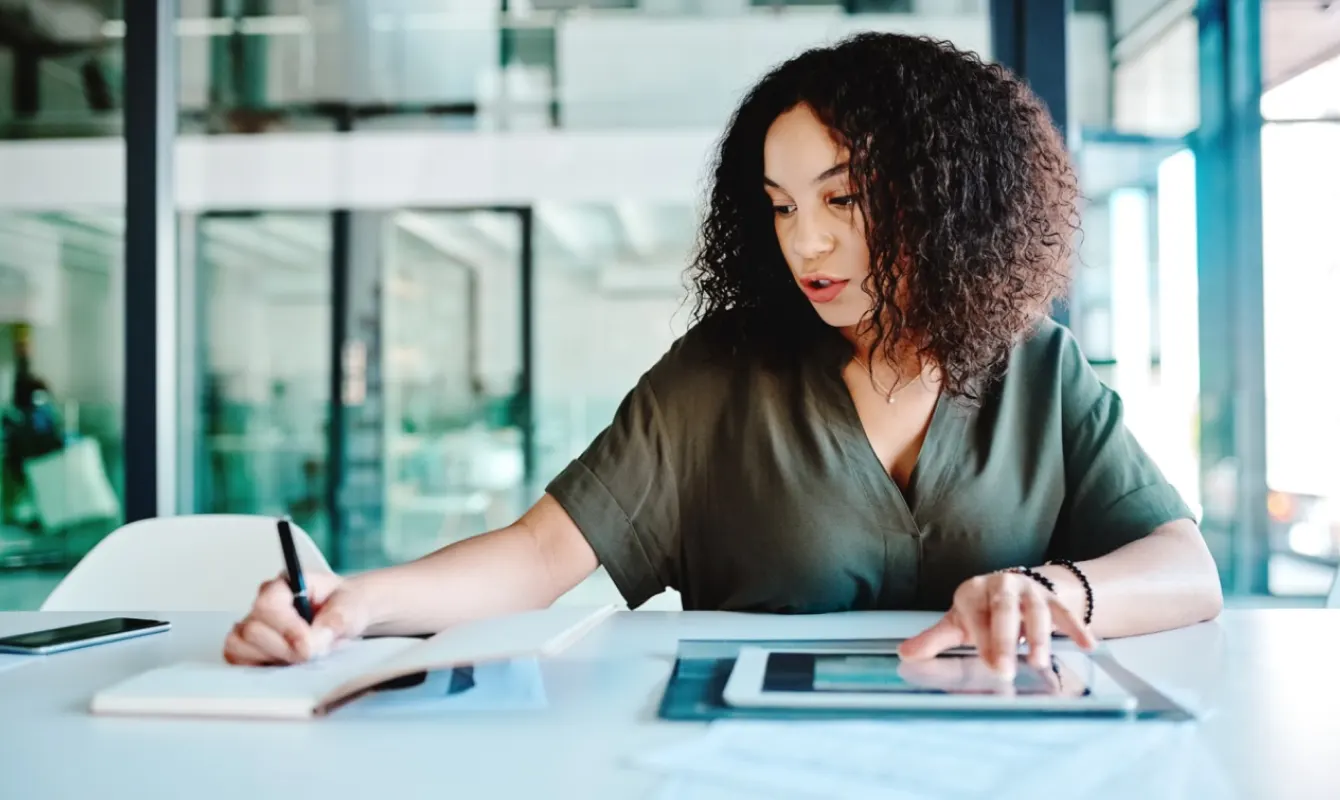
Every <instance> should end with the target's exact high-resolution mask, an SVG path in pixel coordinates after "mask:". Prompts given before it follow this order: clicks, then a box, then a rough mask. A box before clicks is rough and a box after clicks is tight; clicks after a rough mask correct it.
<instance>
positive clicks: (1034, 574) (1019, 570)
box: [1002, 567, 1056, 594]
mask: <svg viewBox="0 0 1340 800" xmlns="http://www.w3.org/2000/svg"><path fill="white" fill-rule="evenodd" d="M1002 572H1013V573H1016V574H1019V575H1026V576H1028V577H1030V578H1032V579H1033V580H1035V581H1037V582H1038V583H1040V584H1042V585H1043V586H1045V587H1046V588H1047V591H1049V592H1051V593H1052V594H1056V584H1054V583H1052V581H1051V579H1050V578H1048V577H1047V576H1046V575H1043V574H1042V573H1041V572H1038V571H1037V570H1035V569H1030V568H1029V567H1010V568H1008V569H1005V570H1002Z"/></svg>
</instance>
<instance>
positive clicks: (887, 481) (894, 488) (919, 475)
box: [820, 330, 955, 531]
mask: <svg viewBox="0 0 1340 800" xmlns="http://www.w3.org/2000/svg"><path fill="white" fill-rule="evenodd" d="M831 332H832V336H831V337H829V336H825V337H822V338H823V340H824V341H823V342H822V343H821V347H820V349H821V353H822V358H823V364H822V367H823V369H822V373H823V375H824V376H825V378H826V379H827V382H828V384H829V388H830V389H831V391H832V392H833V395H834V401H835V405H836V406H837V410H838V412H839V413H838V414H837V415H836V416H837V417H838V419H836V420H835V422H837V423H839V424H840V426H841V427H842V428H843V432H844V434H845V435H844V436H842V440H843V444H844V449H845V450H846V452H847V455H848V458H850V459H851V463H852V464H853V465H855V466H857V467H858V472H859V473H860V475H861V477H862V480H863V482H864V483H865V484H866V488H867V490H868V491H869V492H870V493H871V496H872V499H876V498H883V499H887V501H888V502H889V503H890V504H891V505H892V506H893V507H894V509H895V510H896V513H898V514H899V515H900V516H903V518H904V519H903V521H904V523H905V524H906V525H908V526H909V528H910V529H911V530H912V531H918V530H919V528H918V525H917V521H916V516H917V511H918V510H919V509H920V508H922V507H924V506H925V504H926V502H927V499H928V498H929V497H930V496H931V493H932V491H933V490H934V489H935V487H936V483H937V482H938V477H939V473H940V472H942V471H943V469H942V465H940V464H939V463H938V462H939V460H940V459H939V455H940V452H939V449H940V443H941V441H942V440H943V439H944V428H945V426H946V425H948V424H949V419H948V418H949V417H950V416H952V415H953V413H954V411H955V409H954V407H953V401H952V399H951V398H950V397H949V396H948V395H946V394H945V392H944V391H943V390H941V391H940V393H939V395H938V396H937V397H936V398H935V408H934V409H933V410H932V412H931V421H930V424H929V425H928V426H927V428H926V436H925V438H924V439H923V440H922V442H921V449H920V450H919V451H918V453H917V462H916V464H914V465H913V467H912V472H911V473H910V474H909V475H908V478H907V488H906V489H903V488H901V487H899V486H898V482H897V481H896V480H894V478H893V476H892V475H890V474H889V471H888V470H886V469H885V468H884V464H883V462H881V461H880V460H879V455H878V454H877V453H876V452H875V448H874V445H872V444H871V442H870V436H869V434H867V433H866V430H865V425H864V424H862V422H861V414H860V412H859V411H858V410H857V408H856V401H855V400H854V399H853V398H852V395H851V389H850V388H849V387H848V386H847V383H846V381H844V380H843V379H842V371H843V369H844V368H845V367H846V365H847V363H848V362H850V361H851V358H852V352H851V344H850V343H849V342H848V341H847V340H846V338H845V337H843V336H842V335H841V333H840V332H838V331H836V330H832V331H831Z"/></svg>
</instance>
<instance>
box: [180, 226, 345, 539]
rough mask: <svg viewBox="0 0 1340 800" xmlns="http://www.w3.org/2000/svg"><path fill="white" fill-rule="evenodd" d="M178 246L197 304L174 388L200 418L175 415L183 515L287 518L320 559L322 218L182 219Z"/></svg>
mask: <svg viewBox="0 0 1340 800" xmlns="http://www.w3.org/2000/svg"><path fill="white" fill-rule="evenodd" d="M181 241H182V242H183V246H184V250H185V252H184V253H183V259H182V261H183V264H184V265H185V266H186V267H187V268H185V269H183V272H182V274H183V281H184V283H185V282H189V283H193V284H194V285H193V286H192V287H191V289H192V291H190V293H189V295H188V296H190V297H193V298H194V300H195V307H194V309H193V311H194V313H189V312H188V313H184V314H183V315H182V318H183V321H184V323H185V324H184V326H183V327H184V328H186V329H187V330H184V331H183V336H182V341H183V345H184V346H187V347H188V348H189V351H193V352H187V353H186V354H185V356H186V357H185V358H184V359H183V364H184V365H185V368H184V369H183V379H184V383H186V384H188V387H189V388H188V391H191V392H192V393H193V394H194V396H193V397H191V398H190V399H189V401H188V402H190V403H191V404H192V405H193V406H194V407H195V408H196V409H197V413H196V414H193V415H192V414H185V415H183V425H184V429H183V436H184V438H185V442H184V445H185V449H186V455H187V458H184V459H183V463H184V464H186V465H187V470H188V471H190V472H191V473H193V479H190V480H185V481H183V483H184V484H186V485H185V486H184V487H183V488H184V490H185V491H186V492H188V493H189V495H190V496H189V497H188V498H187V499H186V501H185V502H184V503H183V507H185V508H193V509H195V510H196V511H197V512H200V513H235V514H265V515H281V514H287V515H290V516H292V517H293V519H294V521H295V522H296V523H297V524H298V525H299V526H300V527H302V528H303V529H304V530H306V531H307V532H308V533H309V534H311V535H312V537H313V538H314V539H315V540H316V542H317V543H318V545H319V546H321V547H322V548H323V549H325V548H326V547H327V546H328V544H329V542H328V539H329V527H330V526H329V522H328V515H327V503H326V497H327V490H326V486H327V483H326V482H327V481H328V480H329V475H330V464H329V447H328V436H329V429H328V425H329V419H330V406H331V403H330V371H331V343H330V342H331V340H330V331H331V299H332V298H331V296H332V287H331V269H330V266H331V253H332V247H333V243H332V233H331V215H330V214H329V213H287V212H285V213H279V212H211V213H209V214H205V215H202V216H199V217H190V216H186V217H184V218H183V222H182V237H181ZM183 289H184V293H185V289H186V287H185V286H184V287H183ZM184 407H190V406H184Z"/></svg>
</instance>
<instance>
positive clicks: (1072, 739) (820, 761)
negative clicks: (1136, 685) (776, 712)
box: [638, 720, 1232, 800]
mask: <svg viewBox="0 0 1340 800" xmlns="http://www.w3.org/2000/svg"><path fill="white" fill-rule="evenodd" d="M1196 742H1197V738H1196V736H1195V733H1194V727H1193V726H1192V725H1190V724H1186V723H1164V722H1133V721H1123V722H1110V721H1061V722H1038V721H1029V722H1015V721H1010V722H978V721H966V720H965V721H961V722H954V721H943V722H941V721H908V722H782V723H774V722H746V721H723V722H718V723H714V724H713V725H712V727H711V729H710V730H709V732H708V734H707V736H705V737H703V738H702V739H698V740H694V741H691V742H688V743H685V744H682V745H679V746H677V747H673V748H670V749H667V750H663V751H660V752H657V753H652V754H650V755H648V756H644V757H642V758H640V759H638V763H639V764H641V765H642V766H644V767H646V768H649V769H653V770H656V771H659V772H663V773H665V774H666V775H667V776H669V777H670V778H671V780H670V781H669V782H668V783H667V784H666V786H665V792H666V793H667V794H666V795H665V796H666V797H667V798H668V797H673V796H675V793H679V794H678V796H679V797H690V796H698V795H699V794H702V793H704V792H705V791H706V790H705V789H704V788H703V787H705V786H708V785H710V786H712V787H713V790H712V791H713V792H714V793H715V794H717V795H719V796H721V797H722V798H723V800H724V799H725V798H727V797H730V798H742V797H754V796H771V797H778V798H783V799H785V798H827V797H870V798H890V799H892V800H912V799H913V798H916V799H917V800H920V798H947V799H950V800H952V799H953V798H969V797H983V796H991V797H996V798H1013V797H1018V798H1024V797H1028V798H1036V797H1039V796H1042V797H1046V796H1052V795H1054V796H1065V797H1119V796H1121V797H1128V796H1142V797H1147V798H1152V797H1160V798H1164V797H1168V798H1173V797H1188V798H1190V797H1195V798H1197V799H1198V800H1199V798H1203V797H1214V798H1227V797H1231V796H1232V795H1231V793H1226V786H1224V785H1223V781H1222V779H1220V780H1219V781H1218V785H1217V786H1216V785H1215V778H1216V777H1218V776H1217V770H1215V769H1214V768H1213V766H1212V765H1210V766H1208V767H1206V766H1204V765H1203V764H1201V766H1199V767H1196V768H1197V769H1199V770H1200V772H1198V773H1196V774H1190V773H1189V770H1190V769H1191V768H1192V767H1193V765H1195V764H1200V762H1199V761H1196V760H1194V759H1189V758H1188V757H1187V756H1188V755H1189V753H1190V748H1189V747H1188V745H1189V744H1192V745H1193V744H1195V743H1196ZM1183 784H1185V785H1187V786H1189V787H1191V788H1189V789H1188V790H1187V792H1186V793H1175V794H1170V793H1169V792H1168V790H1169V789H1170V787H1175V786H1179V785H1183ZM685 787H688V788H685ZM1211 790H1213V791H1211ZM685 792H688V793H687V794H686V793H685ZM694 792H697V794H695V793H694ZM731 793H733V794H731Z"/></svg>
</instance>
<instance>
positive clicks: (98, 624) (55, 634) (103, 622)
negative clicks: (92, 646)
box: [0, 617, 166, 649]
mask: <svg viewBox="0 0 1340 800" xmlns="http://www.w3.org/2000/svg"><path fill="white" fill-rule="evenodd" d="M165 624H166V623H164V622H162V621H160V620H155V619H133V618H131V617H115V618H112V619H100V620H96V621H94V622H81V623H79V624H78V625H67V626H65V627H63V628H51V629H50V630H45V631H33V632H32V633H20V634H18V635H17V636H6V637H4V638H0V645H8V646H10V647H23V648H34V649H36V648H38V647H51V646H53V645H62V644H70V643H71V642H81V641H84V640H85V639H97V638H99V637H102V636H114V635H116V634H118V633H130V632H132V631H142V630H147V629H149V628H157V627H160V626H162V625H165Z"/></svg>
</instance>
